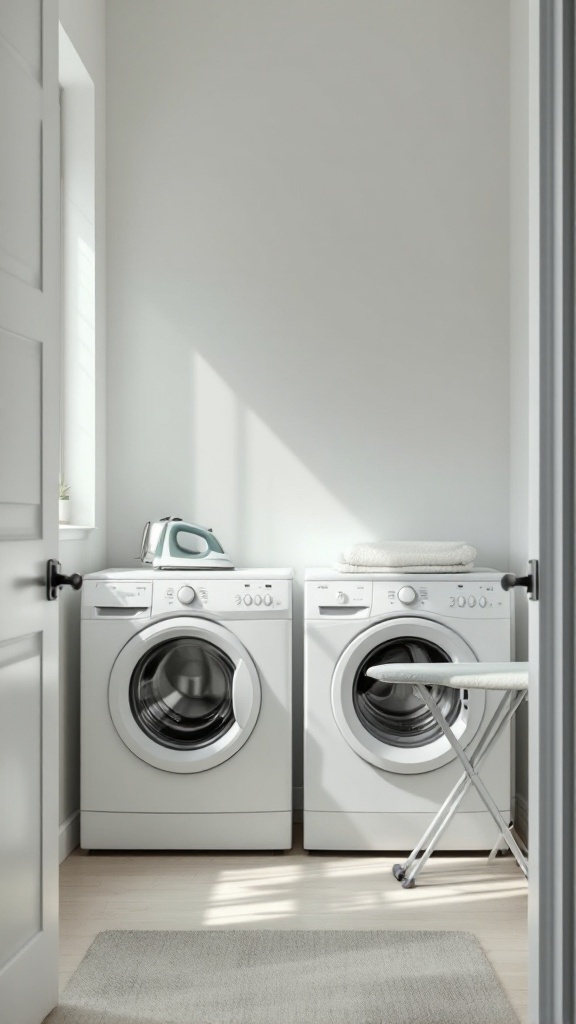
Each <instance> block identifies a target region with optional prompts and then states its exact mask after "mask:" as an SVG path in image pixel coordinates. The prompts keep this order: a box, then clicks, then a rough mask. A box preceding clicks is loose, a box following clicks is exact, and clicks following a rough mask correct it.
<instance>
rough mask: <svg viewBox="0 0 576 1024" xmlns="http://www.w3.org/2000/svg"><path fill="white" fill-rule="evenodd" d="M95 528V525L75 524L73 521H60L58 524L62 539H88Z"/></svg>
mask: <svg viewBox="0 0 576 1024" xmlns="http://www.w3.org/2000/svg"><path fill="white" fill-rule="evenodd" d="M95 529H96V527H95V526H75V525H74V524H72V523H60V524H59V525H58V534H59V537H60V540H86V538H87V537H89V536H90V534H91V532H92V530H95Z"/></svg>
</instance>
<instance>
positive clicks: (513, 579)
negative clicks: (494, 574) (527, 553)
mask: <svg viewBox="0 0 576 1024" xmlns="http://www.w3.org/2000/svg"><path fill="white" fill-rule="evenodd" d="M538 570H539V566H538V559H537V558H531V559H530V561H529V562H528V573H527V574H526V576H515V575H514V573H512V572H507V573H506V575H505V576H503V577H502V579H501V580H500V584H501V586H502V590H512V588H513V587H526V590H527V591H528V600H529V601H537V600H538V593H539V582H540V581H539V574H538Z"/></svg>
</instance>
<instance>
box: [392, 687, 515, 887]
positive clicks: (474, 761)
mask: <svg viewBox="0 0 576 1024" xmlns="http://www.w3.org/2000/svg"><path fill="white" fill-rule="evenodd" d="M414 690H415V692H416V693H418V695H419V696H420V698H421V699H422V700H424V702H425V703H426V704H427V706H428V707H429V708H430V710H431V712H432V714H433V715H434V717H435V718H436V720H437V721H438V724H439V725H440V726H441V728H442V731H443V732H444V733H445V735H446V736H447V739H448V741H449V742H450V744H451V746H452V747H453V749H454V750H455V752H456V754H457V755H458V757H459V758H460V761H461V762H462V764H463V766H464V774H463V775H462V776H461V778H460V779H459V780H458V782H457V783H456V785H455V786H454V788H453V789H452V791H451V792H450V793H449V795H448V796H447V797H446V800H445V801H444V803H443V804H442V806H441V808H440V810H439V811H438V813H437V814H436V815H435V817H434V819H433V821H432V822H431V824H430V825H429V826H428V828H427V829H426V832H425V833H424V835H423V836H422V839H421V840H420V842H419V843H418V845H417V846H416V847H415V848H414V849H413V850H412V853H411V854H410V856H409V857H408V859H407V860H406V861H405V862H404V863H403V864H395V865H394V867H393V869H392V871H393V874H394V877H395V878H396V879H397V880H398V881H400V882H402V885H403V886H404V888H407V889H408V888H412V886H413V885H414V882H415V879H416V877H417V876H418V874H419V873H420V871H421V870H422V868H423V867H424V865H425V863H426V861H427V860H428V858H429V857H430V855H431V854H432V853H433V851H434V849H435V847H436V845H437V844H438V842H439V840H440V839H441V837H442V835H443V834H444V832H445V830H446V828H447V827H448V825H449V824H450V822H451V820H452V819H453V817H454V815H455V813H456V811H457V809H458V806H459V805H460V803H461V801H462V799H463V797H464V795H465V794H466V792H467V790H468V789H469V787H470V785H472V784H475V782H474V780H475V778H477V769H478V768H479V766H480V764H481V762H482V761H483V760H484V758H485V756H486V755H487V753H488V751H489V750H490V748H491V746H492V744H493V743H494V742H495V741H496V740H497V739H498V737H499V736H500V734H501V733H502V732H503V730H504V729H505V728H506V726H507V725H508V723H509V722H510V720H511V719H512V718H513V716H514V715H515V713H516V711H517V709H518V707H519V706H520V704H521V703H522V701H523V700H524V698H525V696H526V691H518V692H517V693H516V694H515V695H514V697H513V698H512V699H511V700H509V695H508V693H507V692H506V693H504V695H503V697H502V699H501V700H500V702H499V704H498V707H497V708H496V711H495V712H494V714H493V716H492V718H491V720H490V722H489V723H488V725H487V727H486V729H485V731H484V733H483V735H482V736H481V737H480V739H479V741H478V743H477V746H476V748H475V750H474V752H473V754H472V755H471V757H470V758H468V757H467V756H466V754H464V751H463V750H462V748H461V747H460V744H459V743H458V741H457V739H456V737H455V736H454V734H453V733H452V730H451V729H450V727H449V726H448V724H447V722H446V721H445V719H444V718H443V717H442V715H441V714H440V712H439V710H438V708H437V706H436V704H435V702H434V701H433V700H432V698H431V697H430V695H429V693H428V690H427V689H426V688H425V687H424V686H422V685H421V684H415V685H414ZM459 751H460V752H461V753H462V755H463V757H461V756H460V753H459ZM476 788H478V787H476ZM482 788H483V789H484V792H485V793H487V791H486V790H485V787H483V785H482ZM480 795H481V797H482V799H483V801H484V803H485V804H486V800H485V799H484V795H483V794H482V793H480ZM488 796H489V794H488ZM489 799H490V800H491V797H489ZM492 803H493V801H492ZM494 808H495V810H496V814H497V816H498V820H497V825H498V829H499V833H500V835H499V837H498V843H497V846H496V848H495V849H497V848H498V847H499V846H500V843H501V840H502V839H504V841H505V842H506V844H507V845H508V846H510V849H512V852H513V853H514V855H515V856H516V851H517V852H518V853H520V858H521V859H520V860H519V863H520V867H521V868H522V870H523V871H524V872H525V873H526V871H525V865H526V861H525V859H524V857H523V855H522V854H521V852H520V850H519V848H518V846H517V844H516V842H515V840H514V838H513V837H512V836H511V834H510V832H509V829H506V826H505V823H504V822H503V819H502V816H501V815H500V812H499V811H498V808H496V807H495V805H494V804H493V808H492V810H491V809H490V807H488V810H489V811H490V813H491V814H492V817H494V813H493V810H494ZM502 826H504V827H503V828H502ZM506 832H507V833H508V834H509V835H510V838H511V839H512V844H510V843H508V839H507V837H506ZM513 846H515V847H516V850H514V849H513ZM423 848H425V849H424V853H423V854H422V856H421V857H420V858H419V859H418V857H419V854H420V853H421V851H422V849H423ZM490 859H492V855H491V858H490ZM517 859H518V857H517Z"/></svg>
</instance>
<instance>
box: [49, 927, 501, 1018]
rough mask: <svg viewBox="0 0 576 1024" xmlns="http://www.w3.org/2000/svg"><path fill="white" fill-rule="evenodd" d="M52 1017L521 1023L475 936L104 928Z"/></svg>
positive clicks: (458, 934)
mask: <svg viewBox="0 0 576 1024" xmlns="http://www.w3.org/2000/svg"><path fill="white" fill-rule="evenodd" d="M46 1024H518V1018H517V1017H516V1014H515V1013H514V1011H513V1009H512V1007H511V1005H510V1003H509V1002H508V999H507V997H506V995H505V993H504V990H503V989H502V986H501V984H500V981H499V979H498V978H497V976H496V974H495V973H494V970H493V968H492V966H491V964H490V962H489V960H488V958H487V957H486V954H485V953H484V952H483V950H482V947H481V946H480V943H479V942H478V940H477V939H476V938H475V936H473V935H470V934H469V933H468V932H438V931H435V932H432V931H424V932H422V931H268V930H265V931H175V932H173V931H154V932H150V931H147V932H145V931H141V932H140V931H108V932H101V933H100V934H99V935H98V936H97V937H96V939H95V941H94V943H93V945H92V946H91V947H90V949H89V950H88V952H87V954H86V956H85V957H84V960H83V961H82V963H81V964H80V966H79V968H78V970H77V971H76V973H75V974H74V975H73V977H72V978H71V979H70V981H69V983H68V985H67V986H66V988H65V990H64V993H63V995H62V1001H61V1004H60V1006H59V1007H58V1008H57V1009H56V1010H54V1011H53V1012H52V1013H51V1014H50V1016H49V1017H48V1018H47V1021H46Z"/></svg>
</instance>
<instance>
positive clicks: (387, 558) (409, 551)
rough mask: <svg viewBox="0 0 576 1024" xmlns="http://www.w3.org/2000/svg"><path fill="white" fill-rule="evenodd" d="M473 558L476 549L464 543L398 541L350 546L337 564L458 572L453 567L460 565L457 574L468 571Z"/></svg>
mask: <svg viewBox="0 0 576 1024" xmlns="http://www.w3.org/2000/svg"><path fill="white" fill-rule="evenodd" d="M475 558H476V548H473V547H472V546H471V545H470V544H465V543H464V542H463V541H443V540H437V541H429V540H414V541H408V540H398V541H380V542H378V543H367V544H353V545H352V546H351V547H349V548H346V549H345V550H344V551H343V553H342V556H341V558H340V563H342V564H344V565H352V566H355V567H360V566H364V567H365V568H366V569H401V570H402V571H403V572H406V571H408V572H409V571H421V572H422V571H428V572H436V571H440V572H457V571H458V569H455V568H454V567H455V566H460V567H461V569H460V571H462V572H468V571H469V570H470V569H471V568H472V566H473V565H474V559H475ZM426 567H427V568H426ZM431 567H434V568H431Z"/></svg>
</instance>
